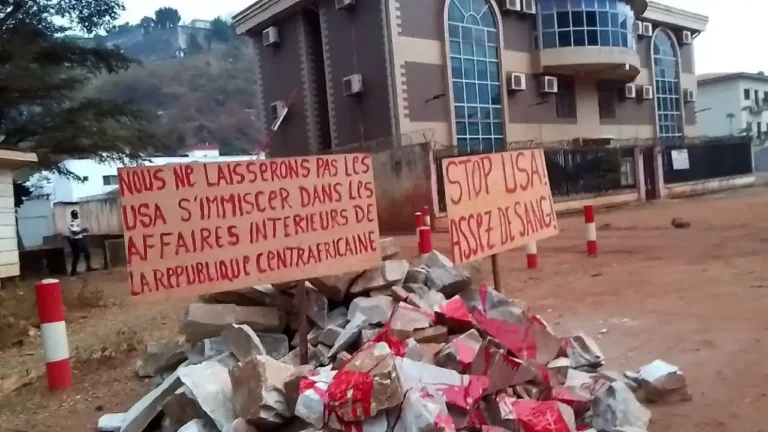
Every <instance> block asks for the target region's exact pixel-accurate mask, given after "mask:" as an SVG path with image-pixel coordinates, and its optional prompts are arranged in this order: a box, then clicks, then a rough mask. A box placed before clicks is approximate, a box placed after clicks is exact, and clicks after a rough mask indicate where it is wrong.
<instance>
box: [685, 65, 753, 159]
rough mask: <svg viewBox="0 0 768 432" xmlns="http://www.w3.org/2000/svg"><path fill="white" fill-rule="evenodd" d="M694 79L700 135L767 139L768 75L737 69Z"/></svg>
mask: <svg viewBox="0 0 768 432" xmlns="http://www.w3.org/2000/svg"><path fill="white" fill-rule="evenodd" d="M697 78H698V104H697V107H698V109H699V113H698V119H697V120H698V127H699V133H700V135H709V136H720V135H739V134H749V135H752V136H753V137H754V138H755V143H756V144H763V143H764V142H765V140H766V139H768V76H766V75H765V74H764V73H763V72H759V73H756V74H754V73H748V72H738V73H718V74H703V75H699V76H698V77H697Z"/></svg>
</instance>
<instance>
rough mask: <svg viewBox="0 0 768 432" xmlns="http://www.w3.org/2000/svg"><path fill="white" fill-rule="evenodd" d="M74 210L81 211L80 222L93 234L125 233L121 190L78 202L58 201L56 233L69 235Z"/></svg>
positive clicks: (111, 234)
mask: <svg viewBox="0 0 768 432" xmlns="http://www.w3.org/2000/svg"><path fill="white" fill-rule="evenodd" d="M72 210H77V211H78V212H79V213H80V224H81V225H82V226H83V227H87V228H88V229H89V230H90V234H91V235H95V236H100V235H106V236H113V235H122V234H123V219H122V215H121V214H120V213H121V204H120V191H119V190H117V189H115V190H113V191H111V192H107V193H105V194H101V195H93V196H89V197H85V198H82V199H81V200H79V201H77V202H57V203H54V205H53V221H54V222H53V224H54V231H55V233H56V234H60V235H62V236H64V237H68V236H69V220H70V213H71V212H72Z"/></svg>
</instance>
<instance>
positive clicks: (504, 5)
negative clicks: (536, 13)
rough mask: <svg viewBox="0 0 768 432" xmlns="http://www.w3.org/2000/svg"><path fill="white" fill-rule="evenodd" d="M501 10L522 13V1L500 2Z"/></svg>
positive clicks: (505, 0)
mask: <svg viewBox="0 0 768 432" xmlns="http://www.w3.org/2000/svg"><path fill="white" fill-rule="evenodd" d="M500 3H501V10H503V11H504V12H522V11H523V0H501V1H500Z"/></svg>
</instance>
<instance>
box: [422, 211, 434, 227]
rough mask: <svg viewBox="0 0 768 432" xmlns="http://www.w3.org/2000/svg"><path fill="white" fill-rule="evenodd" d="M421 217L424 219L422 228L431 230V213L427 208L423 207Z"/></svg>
mask: <svg viewBox="0 0 768 432" xmlns="http://www.w3.org/2000/svg"><path fill="white" fill-rule="evenodd" d="M421 215H422V216H423V217H424V225H422V226H425V227H427V228H429V229H432V212H431V211H430V210H429V206H424V210H423V211H422V212H421Z"/></svg>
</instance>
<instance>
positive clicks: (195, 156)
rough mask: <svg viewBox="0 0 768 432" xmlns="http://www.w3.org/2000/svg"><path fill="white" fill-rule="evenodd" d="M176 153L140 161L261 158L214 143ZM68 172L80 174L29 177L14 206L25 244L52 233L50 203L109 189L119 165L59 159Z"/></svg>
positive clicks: (113, 186) (148, 163) (35, 243)
mask: <svg viewBox="0 0 768 432" xmlns="http://www.w3.org/2000/svg"><path fill="white" fill-rule="evenodd" d="M180 153H181V154H183V155H184V156H179V157H155V158H149V159H147V160H146V161H145V162H144V165H145V166H157V165H167V164H174V163H186V162H235V161H243V160H253V159H264V155H263V154H258V155H255V156H250V155H243V156H220V155H219V148H218V147H217V146H209V145H201V146H195V147H190V148H187V149H184V150H182V151H181V152H180ZM62 165H63V166H64V167H66V168H67V169H68V170H69V171H71V172H72V173H74V174H76V175H78V176H80V177H81V178H82V181H81V182H80V181H77V180H74V179H71V178H68V177H64V176H61V175H58V174H53V173H42V174H39V175H37V176H35V177H33V178H32V179H31V180H30V181H29V182H28V185H30V186H32V187H33V188H34V189H35V192H34V194H33V196H32V197H31V198H30V199H28V200H27V201H26V202H25V203H24V205H23V206H21V208H19V210H18V219H19V233H20V234H21V238H22V241H23V242H24V246H25V247H34V246H40V245H42V244H43V239H44V237H46V236H50V235H53V234H54V233H55V226H54V217H53V204H54V203H62V202H67V203H74V202H79V201H81V200H85V199H88V198H90V197H94V196H96V195H103V194H106V193H109V192H111V191H113V190H115V189H117V187H118V182H117V169H118V168H120V167H121V166H120V165H116V164H100V163H98V162H96V161H94V160H91V159H73V160H68V161H64V162H62Z"/></svg>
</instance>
